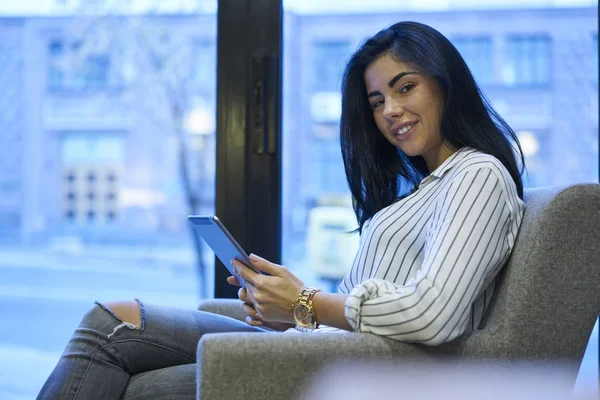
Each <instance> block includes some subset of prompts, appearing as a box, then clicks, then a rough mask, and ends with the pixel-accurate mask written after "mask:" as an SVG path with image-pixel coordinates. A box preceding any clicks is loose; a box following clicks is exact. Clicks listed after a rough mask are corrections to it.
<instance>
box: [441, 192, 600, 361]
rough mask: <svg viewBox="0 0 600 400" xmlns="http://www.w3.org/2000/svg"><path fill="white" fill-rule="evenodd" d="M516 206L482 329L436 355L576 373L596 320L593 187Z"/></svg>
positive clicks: (599, 232)
mask: <svg viewBox="0 0 600 400" xmlns="http://www.w3.org/2000/svg"><path fill="white" fill-rule="evenodd" d="M524 200H525V215H524V219H523V222H522V225H521V228H520V231H519V235H518V238H517V241H516V243H515V247H514V249H513V253H512V255H511V258H510V260H509V262H508V264H507V266H506V267H505V269H504V270H503V271H502V273H501V277H500V285H499V289H498V290H497V292H496V295H495V297H494V299H493V300H492V304H491V305H490V310H489V312H488V315H487V318H486V321H485V325H484V327H483V329H481V330H479V331H476V332H474V333H473V334H471V335H469V336H467V337H464V338H461V339H459V340H457V341H455V342H453V343H449V344H448V345H445V346H442V347H443V348H442V349H440V350H441V351H442V352H444V353H446V352H449V353H452V354H455V355H458V356H465V357H467V358H470V357H476V358H489V359H491V358H493V359H519V360H556V359H561V360H563V361H572V362H574V363H577V365H578V363H580V362H581V360H582V358H583V354H584V352H585V348H586V345H587V343H588V340H589V336H590V333H591V331H592V328H593V326H594V322H595V320H596V318H597V317H598V313H599V312H600V185H598V184H583V185H573V186H568V187H551V188H539V189H530V190H526V191H525V199H524Z"/></svg>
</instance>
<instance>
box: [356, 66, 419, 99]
mask: <svg viewBox="0 0 600 400" xmlns="http://www.w3.org/2000/svg"><path fill="white" fill-rule="evenodd" d="M413 74H414V75H416V74H417V72H411V71H405V72H400V73H399V74H398V75H396V76H395V77H393V78H392V80H391V81H389V83H388V86H389V87H393V86H394V85H395V84H396V82H398V81H399V80H400V79H402V78H404V77H405V76H406V75H413ZM380 95H381V92H380V91H378V90H376V91H374V92H371V93H369V94H368V95H367V98H370V97H373V96H380Z"/></svg>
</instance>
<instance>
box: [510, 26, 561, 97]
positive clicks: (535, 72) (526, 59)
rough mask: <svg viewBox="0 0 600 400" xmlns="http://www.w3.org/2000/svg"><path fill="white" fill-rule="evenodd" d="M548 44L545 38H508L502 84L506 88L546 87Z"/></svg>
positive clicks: (548, 68)
mask: <svg viewBox="0 0 600 400" xmlns="http://www.w3.org/2000/svg"><path fill="white" fill-rule="evenodd" d="M550 43H551V42H550V38H549V37H547V36H541V35H540V36H528V35H513V36H509V37H508V39H507V42H506V54H505V64H504V70H503V78H504V83H505V84H506V85H508V86H545V85H548V84H549V83H550V62H551V59H550Z"/></svg>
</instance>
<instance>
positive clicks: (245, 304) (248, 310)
mask: <svg viewBox="0 0 600 400" xmlns="http://www.w3.org/2000/svg"><path fill="white" fill-rule="evenodd" d="M227 282H228V283H229V284H231V285H234V286H240V284H239V282H238V281H237V279H235V276H229V277H227ZM246 293H247V292H246V289H244V288H243V287H241V288H240V290H238V297H239V299H240V300H241V301H242V307H241V308H242V311H243V312H244V313H245V314H246V315H247V317H246V323H247V324H248V325H251V326H259V327H267V328H271V329H274V330H276V331H285V330H286V329H289V328H293V327H294V326H295V325H294V324H286V323H284V322H266V321H263V320H262V319H260V317H259V316H258V313H257V312H256V310H255V309H254V305H253V304H252V303H250V301H249V300H248V297H247V294H246Z"/></svg>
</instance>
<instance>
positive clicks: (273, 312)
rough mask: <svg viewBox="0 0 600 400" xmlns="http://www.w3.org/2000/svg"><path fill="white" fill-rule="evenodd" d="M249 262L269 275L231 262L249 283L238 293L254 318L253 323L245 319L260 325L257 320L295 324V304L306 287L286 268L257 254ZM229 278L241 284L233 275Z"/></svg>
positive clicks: (244, 308) (247, 310) (246, 310)
mask: <svg viewBox="0 0 600 400" xmlns="http://www.w3.org/2000/svg"><path fill="white" fill-rule="evenodd" d="M250 261H252V266H253V267H255V268H256V269H258V270H260V271H263V272H266V273H267V274H269V275H263V274H258V273H256V272H254V271H253V270H252V269H250V268H248V267H247V266H246V265H244V264H243V263H241V262H239V261H237V260H233V261H232V265H233V267H234V268H235V269H236V271H237V273H238V274H239V275H240V277H241V278H242V279H243V280H244V281H245V282H246V289H243V288H241V289H240V291H239V292H238V296H239V297H240V300H242V301H243V302H244V304H243V305H242V309H243V310H244V312H246V313H247V314H248V316H249V317H250V318H251V321H250V322H249V321H248V318H246V322H248V323H249V324H250V325H254V324H256V325H255V326H258V324H259V322H258V321H262V322H263V324H265V323H269V324H271V323H273V322H283V323H286V326H288V327H290V326H294V317H293V316H292V304H293V303H294V302H295V301H296V299H297V298H298V296H299V295H300V292H302V289H304V284H303V283H302V281H301V280H300V279H298V278H297V277H296V276H294V275H293V274H292V273H291V272H290V271H289V270H288V269H287V268H285V267H283V266H281V265H277V264H274V263H272V262H269V261H267V260H265V259H263V258H260V257H258V256H255V255H251V256H250ZM227 281H228V282H229V283H230V284H234V285H235V284H237V285H239V283H238V282H237V280H236V279H235V278H234V277H229V278H227ZM252 308H253V309H252ZM253 313H254V314H253ZM252 320H254V321H252ZM251 322H252V323H251Z"/></svg>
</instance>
